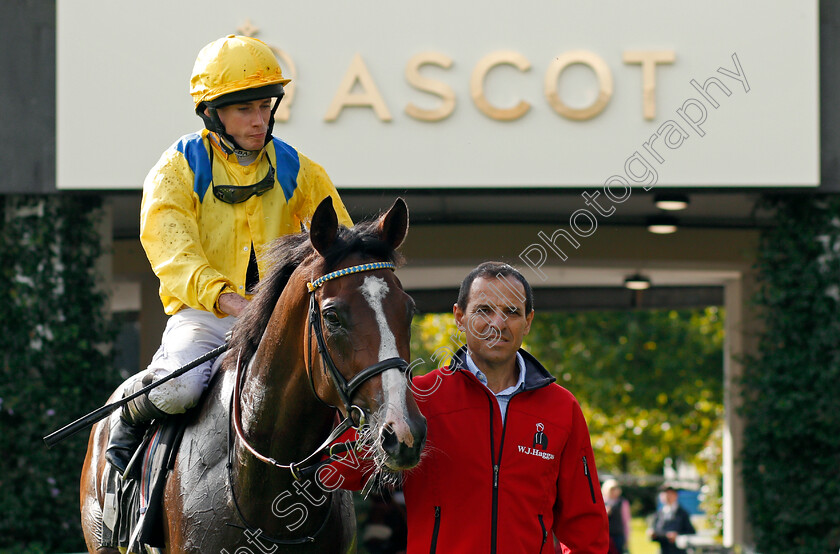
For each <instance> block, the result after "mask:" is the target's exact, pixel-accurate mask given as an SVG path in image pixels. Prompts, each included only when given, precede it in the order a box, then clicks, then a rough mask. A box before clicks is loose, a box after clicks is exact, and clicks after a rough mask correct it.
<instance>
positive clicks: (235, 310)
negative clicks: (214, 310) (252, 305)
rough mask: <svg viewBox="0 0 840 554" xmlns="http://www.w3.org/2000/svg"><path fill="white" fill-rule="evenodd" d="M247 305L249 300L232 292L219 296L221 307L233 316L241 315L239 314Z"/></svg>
mask: <svg viewBox="0 0 840 554" xmlns="http://www.w3.org/2000/svg"><path fill="white" fill-rule="evenodd" d="M247 305H248V301H247V300H245V299H244V298H243V297H241V296H239V295H238V294H234V293H232V292H226V293H223V294H222V295H220V296H219V309H220V310H222V311H223V312H225V313H226V314H228V315H232V316H233V317H239V314H241V313H242V310H244V309H245V307H246V306H247Z"/></svg>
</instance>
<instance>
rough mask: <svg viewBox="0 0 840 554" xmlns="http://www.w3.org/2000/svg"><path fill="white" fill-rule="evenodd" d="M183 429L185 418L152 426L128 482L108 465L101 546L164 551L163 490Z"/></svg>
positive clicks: (128, 550) (130, 550)
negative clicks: (159, 549) (162, 549)
mask: <svg viewBox="0 0 840 554" xmlns="http://www.w3.org/2000/svg"><path fill="white" fill-rule="evenodd" d="M184 428H185V418H183V417H169V418H166V420H165V421H164V422H162V423H161V424H158V425H154V426H152V427H151V428H150V429H149V432H147V433H146V438H145V439H144V441H143V444H142V445H141V447H140V450H141V452H140V454H138V455H139V456H142V458H141V459H140V463H138V462H135V463H134V465H133V467H131V468H129V471H128V475H127V476H126V478H123V477H122V476H121V475H120V474H119V473H118V472H117V471H115V470H114V468H113V467H111V465H110V464H107V465H108V468H107V471H108V476H107V489H106V494H105V506H104V508H103V518H102V519H103V526H102V527H103V528H102V546H109V547H112V548H119V550H120V551H121V552H128V553H139V554H146V553H147V552H155V551H157V550H156V549H158V548H163V547H164V542H163V522H162V519H161V513H162V500H163V487H164V485H165V484H166V477H167V475H168V474H169V471H170V470H171V469H172V467H173V464H174V461H175V454H176V453H177V452H178V445H179V443H180V442H181V437H182V436H183V433H184Z"/></svg>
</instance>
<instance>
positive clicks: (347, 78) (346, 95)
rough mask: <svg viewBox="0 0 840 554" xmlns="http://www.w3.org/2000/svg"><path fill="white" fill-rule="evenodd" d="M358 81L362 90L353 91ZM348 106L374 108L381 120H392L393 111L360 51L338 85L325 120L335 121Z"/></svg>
mask: <svg viewBox="0 0 840 554" xmlns="http://www.w3.org/2000/svg"><path fill="white" fill-rule="evenodd" d="M357 82H358V83H359V85H360V86H361V88H362V91H361V92H353V87H354V86H355V85H356V83H357ZM347 106H354V107H363V108H373V111H374V113H376V116H377V117H378V118H379V119H380V120H381V121H391V112H389V111H388V107H387V106H386V105H385V100H384V99H383V98H382V95H381V94H380V93H379V89H377V88H376V84H375V83H374V82H373V77H371V75H370V71H368V68H367V66H366V65H365V62H364V60H362V56H361V55H360V54H358V53H357V54H356V55H355V56H353V61H352V62H350V67H349V68H348V69H347V73H345V74H344V78H343V79H342V80H341V84H340V85H338V90H337V91H336V93H335V96H334V97H333V99H332V102H331V103H330V107H329V108H328V109H327V113H326V114H325V115H324V121H335V120H336V119H337V118H338V116H339V114H340V113H341V110H343V109H344V108H345V107H347Z"/></svg>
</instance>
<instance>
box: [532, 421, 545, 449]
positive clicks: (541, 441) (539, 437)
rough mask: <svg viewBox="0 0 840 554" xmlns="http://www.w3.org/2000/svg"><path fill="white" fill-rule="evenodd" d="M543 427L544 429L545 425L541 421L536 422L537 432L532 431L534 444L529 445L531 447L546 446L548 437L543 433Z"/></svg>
mask: <svg viewBox="0 0 840 554" xmlns="http://www.w3.org/2000/svg"><path fill="white" fill-rule="evenodd" d="M543 429H545V426H544V425H543V424H542V423H537V432H536V433H534V444H533V445H531V447H532V448H537V447H539V449H540V450H545V449H546V448H548V437H547V436H545V433H543Z"/></svg>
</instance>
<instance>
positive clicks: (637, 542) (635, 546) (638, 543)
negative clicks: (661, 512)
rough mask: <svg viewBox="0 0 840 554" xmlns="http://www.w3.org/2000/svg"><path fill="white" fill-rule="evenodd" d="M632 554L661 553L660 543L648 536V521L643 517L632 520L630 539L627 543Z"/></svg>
mask: <svg viewBox="0 0 840 554" xmlns="http://www.w3.org/2000/svg"><path fill="white" fill-rule="evenodd" d="M627 549H628V550H629V552H630V554H659V544H658V543H655V542H653V541H651V540H650V539H649V538H648V536H647V522H646V521H645V519H644V518H642V517H634V518H633V519H632V520H631V521H630V541H629V543H628V545H627Z"/></svg>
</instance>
